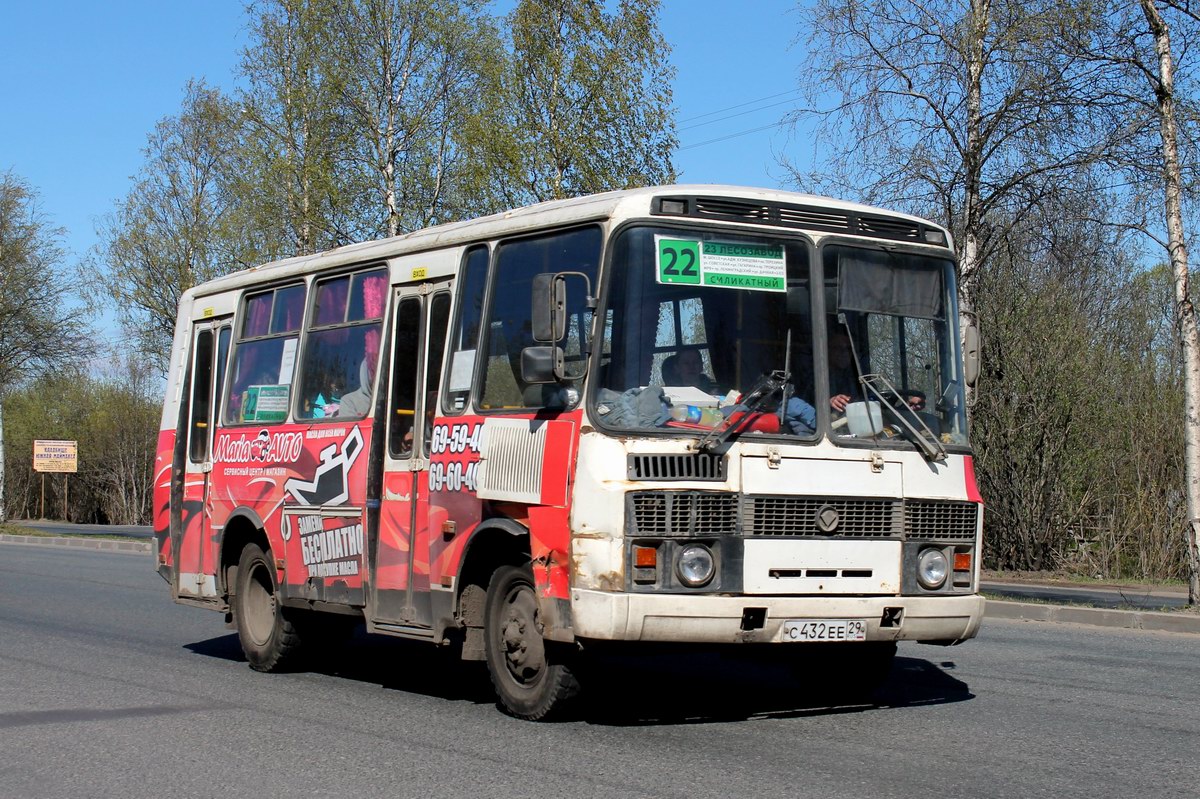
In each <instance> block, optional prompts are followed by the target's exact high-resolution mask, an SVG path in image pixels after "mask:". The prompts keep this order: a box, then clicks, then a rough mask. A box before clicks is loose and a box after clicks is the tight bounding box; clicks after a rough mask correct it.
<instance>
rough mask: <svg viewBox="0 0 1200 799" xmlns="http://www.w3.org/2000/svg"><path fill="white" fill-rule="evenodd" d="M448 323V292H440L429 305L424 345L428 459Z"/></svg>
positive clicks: (425, 440)
mask: <svg viewBox="0 0 1200 799" xmlns="http://www.w3.org/2000/svg"><path fill="white" fill-rule="evenodd" d="M449 323H450V292H448V291H442V292H439V293H437V294H434V295H433V299H432V300H431V301H430V303H429V338H428V339H427V342H428V343H427V344H426V345H425V438H424V453H425V457H429V444H430V439H431V437H432V435H433V417H434V416H435V415H436V413H437V407H438V404H437V399H438V386H439V385H441V382H442V358H443V356H444V355H445V353H446V335H447V333H448V332H449V331H448V330H447V328H448V326H449Z"/></svg>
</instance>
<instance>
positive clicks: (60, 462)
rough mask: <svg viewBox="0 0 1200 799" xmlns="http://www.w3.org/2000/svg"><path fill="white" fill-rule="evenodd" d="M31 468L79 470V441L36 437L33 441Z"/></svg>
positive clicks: (46, 470)
mask: <svg viewBox="0 0 1200 799" xmlns="http://www.w3.org/2000/svg"><path fill="white" fill-rule="evenodd" d="M33 470H34V471H35V472H71V473H74V472H77V471H79V443H78V442H77V441H51V440H47V439H37V440H35V441H34V442H33Z"/></svg>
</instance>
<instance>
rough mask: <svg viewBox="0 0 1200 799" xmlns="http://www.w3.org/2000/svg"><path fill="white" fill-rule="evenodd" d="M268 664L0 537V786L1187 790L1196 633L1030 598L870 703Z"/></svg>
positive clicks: (128, 569)
mask: <svg viewBox="0 0 1200 799" xmlns="http://www.w3.org/2000/svg"><path fill="white" fill-rule="evenodd" d="M346 655H347V659H346V661H345V665H343V666H341V667H339V668H336V669H334V668H326V669H324V670H323V671H316V672H307V673H299V674H289V675H262V674H257V673H254V672H252V671H250V670H249V668H247V666H246V665H245V663H244V662H243V661H242V660H241V655H240V650H239V649H238V646H237V641H236V637H235V636H234V635H233V634H232V633H230V632H229V631H227V630H226V629H225V628H224V626H223V624H222V619H221V617H220V616H218V615H217V614H215V613H212V612H209V611H205V610H201V609H196V608H188V607H184V606H179V605H174V604H172V603H171V601H170V597H169V593H168V589H167V586H166V584H165V583H163V582H162V580H161V579H160V578H159V577H158V576H157V575H156V574H154V573H153V571H152V567H151V561H150V559H149V558H147V557H144V556H134V555H125V554H117V553H106V552H91V551H89V552H84V551H76V550H69V549H61V548H58V549H56V548H42V547H24V546H14V545H4V544H0V735H2V740H3V744H2V745H0V796H4V797H7V796H12V797H36V796H55V797H58V796H67V797H75V796H79V797H83V796H87V797H92V796H95V797H105V796H113V797H117V796H119V797H140V796H147V797H149V796H153V797H159V796H166V795H172V796H187V797H192V796H239V795H241V796H258V797H276V796H302V797H320V796H335V795H336V796H339V797H350V796H355V797H357V796H391V797H405V796H413V797H416V796H420V797H475V796H486V797H504V798H507V797H531V796H546V797H581V798H583V797H586V798H587V799H592V798H593V797H610V796H611V797H622V799H625V798H627V797H637V796H669V797H688V799H695V798H697V797H721V798H722V799H726V798H727V797H773V796H780V797H783V796H786V797H821V799H832V798H834V797H917V796H920V797H922V798H923V799H924V798H925V797H942V796H945V797H951V796H953V797H1020V799H1029V797H1041V796H1054V797H1074V796H1078V797H1107V796H1112V797H1129V796H1153V797H1189V799H1191V798H1193V797H1195V796H1197V794H1198V793H1200V790H1198V787H1197V786H1198V785H1200V761H1198V760H1197V757H1196V749H1197V743H1198V742H1200V718H1198V716H1197V709H1198V708H1200V679H1197V677H1198V676H1200V636H1186V635H1172V634H1166V633H1145V632H1132V631H1116V630H1097V629H1095V628H1082V627H1072V626H1068V625H1054V624H1044V623H1029V622H1025V623H1022V622H992V621H989V622H987V623H986V624H985V626H984V629H983V632H982V635H981V637H980V638H979V639H977V640H976V641H972V642H969V643H968V644H965V645H964V646H961V647H955V648H951V649H942V648H938V647H928V646H922V645H917V644H903V645H901V650H900V657H899V659H898V660H897V663H896V666H895V668H894V669H893V672H892V676H891V680H890V682H889V685H888V686H887V688H885V690H884V691H883V692H882V693H881V694H880V695H879V700H880V701H879V703H878V704H875V705H842V706H834V707H831V706H829V703H828V700H827V698H826V691H825V685H826V684H827V683H826V679H825V677H823V676H816V677H814V678H811V682H810V683H809V684H808V685H806V686H797V685H796V683H795V682H794V681H793V680H792V678H791V677H790V674H789V672H787V671H786V670H784V669H783V668H781V667H778V666H774V667H772V666H765V665H754V664H749V663H744V662H738V661H736V660H730V659H726V658H716V657H687V658H680V657H676V656H667V655H659V656H656V657H654V658H650V659H648V660H645V661H642V662H640V663H635V664H625V666H626V667H627V668H630V669H632V671H627V672H622V673H621V675H620V676H619V677H612V678H608V679H606V680H604V681H603V684H602V685H601V686H599V687H598V688H597V691H596V697H597V698H596V699H595V701H593V702H592V703H591V704H590V705H588V706H586V707H585V708H584V709H583V712H582V715H581V717H580V718H579V719H577V720H573V721H568V722H563V723H557V724H530V723H527V722H520V721H515V720H513V719H510V718H508V717H506V716H503V715H501V714H500V713H499V712H498V711H497V710H496V709H495V707H494V706H493V704H492V701H491V699H490V694H489V692H488V690H487V686H486V684H485V679H484V678H482V677H481V676H480V674H479V673H478V672H477V671H475V672H472V671H471V670H468V672H467V673H466V674H463V673H462V672H461V671H457V670H453V669H449V668H447V666H446V664H445V663H444V662H443V661H442V660H440V659H439V658H437V657H436V656H434V655H433V654H431V650H427V649H426V648H423V647H422V646H421V645H416V644H408V643H405V642H399V641H393V640H391V639H385V638H374V637H368V636H365V635H364V636H359V637H357V638H355V639H354V640H353V641H352V642H351V643H350V644H349V646H348V651H347V652H346Z"/></svg>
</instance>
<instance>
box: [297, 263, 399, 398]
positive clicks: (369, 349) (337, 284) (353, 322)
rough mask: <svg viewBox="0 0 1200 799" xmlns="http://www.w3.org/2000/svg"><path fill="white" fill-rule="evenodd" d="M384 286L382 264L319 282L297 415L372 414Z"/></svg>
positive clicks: (302, 374) (303, 368)
mask: <svg viewBox="0 0 1200 799" xmlns="http://www.w3.org/2000/svg"><path fill="white" fill-rule="evenodd" d="M387 290H388V277H387V270H386V269H373V270H371V271H369V272H357V273H355V274H352V275H341V276H338V277H333V278H326V279H324V280H319V281H317V283H316V289H315V291H314V294H315V297H316V301H315V307H314V309H313V313H312V319H313V321H312V323H311V324H310V325H309V328H308V330H307V331H306V332H305V341H304V363H303V364H302V366H301V369H300V383H299V386H300V388H299V394H300V398H301V400H300V407H299V408H298V409H297V416H298V417H299V418H301V419H324V418H332V417H337V418H343V419H345V418H350V419H361V418H362V417H364V416H367V415H368V414H369V413H370V411H371V408H372V407H373V405H372V402H371V398H372V396H373V388H374V385H375V372H376V370H377V369H378V365H379V350H380V347H379V337H380V332H381V330H382V328H383V311H384V306H385V305H386V303H387Z"/></svg>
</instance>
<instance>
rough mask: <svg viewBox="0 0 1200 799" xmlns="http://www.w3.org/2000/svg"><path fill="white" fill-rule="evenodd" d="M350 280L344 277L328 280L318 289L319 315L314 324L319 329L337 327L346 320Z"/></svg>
mask: <svg viewBox="0 0 1200 799" xmlns="http://www.w3.org/2000/svg"><path fill="white" fill-rule="evenodd" d="M349 289H350V278H349V277H343V278H338V279H337V280H326V281H324V282H323V283H321V284H320V285H319V286H318V288H317V314H316V321H315V322H314V323H313V324H314V325H315V326H317V327H321V326H322V325H336V324H337V323H339V322H343V321H345V319H346V299H347V296H348V295H349Z"/></svg>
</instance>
